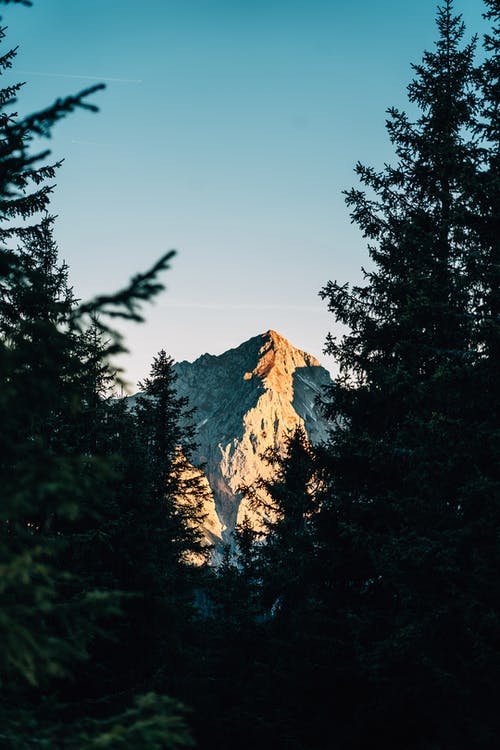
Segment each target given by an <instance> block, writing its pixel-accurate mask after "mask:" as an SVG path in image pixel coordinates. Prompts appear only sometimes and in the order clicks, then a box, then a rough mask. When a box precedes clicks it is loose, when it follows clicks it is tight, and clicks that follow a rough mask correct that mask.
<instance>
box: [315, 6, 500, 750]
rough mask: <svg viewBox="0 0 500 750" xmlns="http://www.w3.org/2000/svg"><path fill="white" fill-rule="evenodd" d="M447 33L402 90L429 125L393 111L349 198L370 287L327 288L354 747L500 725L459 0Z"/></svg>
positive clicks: (440, 742)
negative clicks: (354, 683)
mask: <svg viewBox="0 0 500 750" xmlns="http://www.w3.org/2000/svg"><path fill="white" fill-rule="evenodd" d="M437 25H438V31H439V38H438V41H437V44H436V48H435V50H434V51H433V52H427V53H425V54H424V58H423V61H422V63H421V64H419V65H415V66H414V70H415V73H416V77H415V80H414V81H413V82H412V83H411V84H410V86H409V89H408V92H409V99H410V102H411V103H412V104H414V105H416V106H417V107H418V109H419V111H420V116H419V118H418V119H417V121H416V122H411V121H410V120H409V118H408V117H407V116H406V115H405V114H403V113H401V112H399V111H397V110H395V109H391V110H389V115H390V117H389V120H388V123H387V127H388V132H389V136H390V138H391V141H392V143H393V146H394V148H395V151H396V155H397V158H398V161H397V164H396V166H395V167H391V166H386V167H385V168H384V170H383V171H382V172H377V171H375V170H374V169H372V168H368V167H364V166H362V165H359V164H358V166H357V168H356V171H357V173H358V176H359V177H360V179H361V182H362V183H363V185H364V186H365V189H366V190H367V192H364V191H362V190H357V189H353V190H351V191H349V192H348V193H347V203H348V205H349V206H350V207H351V209H352V214H351V215H352V219H353V221H354V222H355V223H357V224H358V225H359V226H360V227H361V229H362V231H363V234H364V236H365V237H366V238H367V239H368V240H369V242H370V245H369V252H370V257H371V260H372V268H371V269H370V270H369V271H368V272H367V273H366V274H365V277H366V283H365V285H364V286H358V287H354V288H353V289H352V290H350V289H349V288H348V287H347V285H340V284H338V283H332V282H330V283H329V284H328V285H327V286H326V287H325V289H324V290H323V292H322V296H323V297H324V298H325V299H327V300H328V304H329V308H330V310H331V311H332V312H333V313H334V314H335V316H336V318H337V320H339V321H340V322H342V323H344V324H346V325H347V326H348V328H349V329H350V332H349V333H348V334H347V335H345V336H344V337H343V338H342V340H341V341H340V342H336V341H335V340H334V339H333V338H329V340H328V343H327V350H328V351H329V352H330V353H331V354H333V355H334V356H336V357H337V359H338V361H339V364H340V376H339V377H338V379H337V381H336V384H335V385H334V387H333V388H332V389H331V391H330V400H329V403H328V405H327V413H328V415H329V416H330V417H331V418H332V419H333V420H334V421H335V422H336V428H335V430H334V431H333V432H332V435H331V440H330V446H329V449H330V461H331V475H332V487H333V489H332V495H331V501H330V503H329V504H326V505H325V508H324V510H323V513H322V517H323V523H324V525H325V528H328V529H330V530H332V531H335V533H336V535H337V536H336V537H333V540H332V542H331V544H332V547H333V546H334V545H335V543H338V545H339V547H340V548H341V549H342V548H343V549H345V550H346V551H347V553H348V555H349V558H350V560H351V564H352V569H351V572H349V570H347V571H345V572H344V575H345V576H347V580H349V577H350V584H351V585H350V595H349V600H350V604H349V607H350V610H351V612H352V613H353V617H352V624H353V628H352V633H351V637H352V640H353V641H354V642H355V644H356V652H357V654H358V656H357V663H358V667H360V668H361V674H364V678H363V679H364V680H365V681H366V684H367V685H368V686H370V685H371V688H370V689H369V692H368V695H369V694H370V693H371V698H368V699H367V701H368V703H367V705H366V709H365V719H366V728H367V734H366V735H365V736H364V739H359V737H358V742H359V741H360V742H366V741H367V739H368V736H369V734H370V733H371V734H372V735H374V736H376V737H377V739H378V742H379V743H383V744H384V746H385V747H418V748H431V747H432V748H434V747H436V748H443V750H444V748H450V750H451V748H461V747H464V748H465V747H471V746H474V747H481V748H490V747H493V745H494V737H495V736H497V735H498V721H497V718H496V712H495V711H494V709H493V705H492V702H491V689H492V685H493V683H494V682H495V680H497V679H498V675H499V671H498V666H499V664H498V650H497V645H496V642H495V641H496V639H495V636H494V635H493V632H494V630H495V629H496V626H497V625H495V623H496V624H498V598H497V604H495V603H494V599H495V596H496V592H497V590H496V586H495V585H494V584H493V582H492V579H491V576H490V570H491V567H492V565H493V564H494V561H496V559H497V552H495V551H494V545H493V543H490V542H488V553H487V554H486V556H482V555H481V553H479V558H478V559H480V560H481V563H480V564H477V563H476V562H475V559H476V553H477V549H478V547H477V545H479V548H480V545H481V544H482V541H481V536H482V533H484V532H485V530H486V527H488V528H489V531H490V535H491V542H493V538H495V539H498V531H499V525H498V509H496V507H495V502H494V501H493V493H492V490H493V487H494V486H495V487H496V488H497V489H498V482H497V480H495V479H494V476H495V475H496V472H497V468H496V465H495V464H496V459H493V462H489V461H486V462H485V461H484V460H482V459H481V452H482V450H483V440H484V439H488V441H489V444H491V438H492V436H491V422H490V424H489V426H488V427H487V428H486V432H488V431H489V432H490V434H489V437H488V438H486V435H485V430H483V427H484V420H483V414H482V413H483V410H484V408H485V407H486V408H490V409H492V410H493V411H496V410H497V406H498V397H497V396H495V395H494V394H493V393H492V392H491V390H489V392H488V396H485V394H480V393H479V392H480V391H481V389H482V386H483V383H482V378H481V370H482V369H483V368H484V363H485V362H486V361H488V359H489V357H490V353H489V352H487V351H486V348H485V346H484V343H483V342H484V340H483V342H479V341H478V337H477V330H478V320H480V318H479V317H478V307H477V298H478V297H477V289H478V281H477V274H476V273H475V272H473V271H471V267H472V266H474V264H473V262H472V261H473V259H476V260H477V259H478V258H479V261H478V263H477V264H476V265H475V266H474V267H475V268H476V269H477V268H482V269H484V268H486V266H485V265H484V262H485V258H484V253H489V252H490V250H489V249H488V247H489V246H488V240H487V238H486V237H485V236H483V238H482V239H481V238H480V236H479V235H480V233H479V232H478V231H477V226H478V220H477V214H478V200H477V193H476V192H475V190H476V187H475V186H476V185H477V184H478V179H479V178H480V176H481V174H482V172H483V170H484V166H485V161H484V155H485V150H484V149H485V145H484V143H483V144H482V143H481V142H480V139H479V138H478V136H477V123H478V115H479V108H480V98H479V93H480V92H478V89H477V68H475V67H474V47H475V41H474V40H473V41H472V42H471V43H470V44H466V45H463V44H462V40H463V36H464V27H463V24H462V22H461V19H460V17H457V16H455V15H454V13H453V4H452V2H451V0H447V1H446V2H445V3H444V4H443V6H442V7H440V8H439V9H438V16H437ZM490 122H492V121H490ZM486 153H489V146H486ZM481 256H482V257H481ZM491 278H492V277H491V276H490V280H491ZM486 296H487V295H486V294H483V295H482V299H484V300H485V299H486ZM490 299H491V297H490ZM481 315H482V313H481ZM484 330H485V329H484V327H483V331H484ZM490 362H491V360H490ZM481 401H482V404H481V403H480V402H481ZM487 401H490V403H489V406H488V407H487V406H486V404H487ZM488 454H489V456H488V457H489V459H491V458H492V456H491V452H490V451H489V450H488ZM481 530H482V532H481ZM339 532H341V535H340V536H339ZM324 536H325V535H324V534H323V537H324ZM346 542H347V543H346ZM324 550H325V554H326V557H325V565H328V566H329V567H330V575H331V579H332V587H335V586H336V587H337V588H338V590H339V593H340V592H341V591H342V590H344V591H345V590H346V586H345V583H343V582H342V575H339V572H340V573H342V569H341V567H339V559H338V554H335V553H334V550H332V554H331V555H330V556H329V555H328V550H327V548H325V547H324ZM328 558H330V560H329V561H328ZM488 560H489V561H488ZM487 561H488V562H487ZM347 588H348V589H349V587H347ZM494 591H495V594H494ZM488 623H489V626H491V628H493V630H490V627H489V626H488Z"/></svg>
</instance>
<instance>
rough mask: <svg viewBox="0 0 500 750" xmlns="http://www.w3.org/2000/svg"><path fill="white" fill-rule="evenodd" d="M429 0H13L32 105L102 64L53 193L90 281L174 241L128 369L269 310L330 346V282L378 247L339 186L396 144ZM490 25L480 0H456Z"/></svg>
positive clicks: (314, 349)
mask: <svg viewBox="0 0 500 750" xmlns="http://www.w3.org/2000/svg"><path fill="white" fill-rule="evenodd" d="M435 10H436V3H435V2H434V0H418V2H415V0H351V1H350V2H349V1H348V0H148V1H147V2H146V1H144V0H143V2H137V1H132V0H35V2H34V7H32V8H23V7H11V6H9V7H7V8H5V9H4V8H2V9H1V11H0V12H1V14H2V17H3V23H4V25H8V27H9V29H8V35H7V39H6V43H5V44H7V43H8V44H10V45H12V46H13V45H17V44H19V54H18V58H17V61H16V64H15V68H14V70H13V79H20V80H24V81H26V82H27V85H26V86H25V88H24V90H23V92H22V93H21V95H20V98H19V103H18V109H19V112H20V113H26V112H29V111H32V110H34V109H35V108H38V107H42V106H46V105H48V104H49V103H51V101H52V100H53V99H54V98H56V97H58V96H62V95H65V94H70V93H74V92H76V91H79V90H80V89H81V88H84V87H86V86H88V85H91V84H92V83H94V82H99V81H103V82H105V83H106V85H107V88H106V90H105V91H104V92H101V93H99V94H98V95H96V96H95V97H94V101H95V103H96V104H98V105H99V107H100V110H101V111H100V112H99V114H97V115H91V114H88V113H79V114H76V115H73V116H71V117H69V118H68V119H67V120H66V121H65V122H64V123H62V124H60V125H59V126H58V127H57V129H56V130H55V132H54V137H53V139H52V143H51V147H52V150H53V156H54V157H57V158H60V157H64V158H65V163H64V165H63V167H62V169H61V170H60V173H59V176H58V179H57V185H58V187H57V189H56V192H55V194H54V199H53V212H54V213H57V214H58V217H59V218H58V221H57V228H56V238H57V241H58V243H59V249H60V254H61V257H62V258H64V259H65V260H66V261H67V262H68V264H69V266H70V272H71V280H72V283H73V286H74V289H75V292H76V294H77V296H79V297H80V298H84V299H85V298H88V297H90V296H93V295H94V294H96V293H100V292H110V291H114V290H116V289H117V288H118V287H120V286H122V285H123V284H124V283H125V282H126V281H127V279H128V278H129V277H130V276H131V275H132V274H134V273H135V272H137V271H139V270H145V269H146V268H147V267H149V265H151V264H152V263H153V262H154V261H155V260H156V259H157V257H158V256H159V255H160V254H162V253H163V252H164V251H166V250H168V249H170V248H175V249H177V250H178V256H177V258H176V259H175V261H174V264H173V269H172V270H171V271H170V272H168V273H167V274H166V275H165V279H164V280H165V282H166V284H167V291H166V292H164V293H163V295H162V296H161V298H159V299H158V300H157V302H156V303H155V304H154V305H152V306H150V307H148V308H147V309H146V317H147V322H146V323H145V324H143V325H141V326H126V327H125V326H122V328H123V330H125V332H126V341H127V344H128V347H129V349H130V355H127V356H126V357H125V358H124V359H122V365H123V366H125V367H126V371H127V375H128V378H129V381H131V382H132V383H134V382H135V381H136V380H137V379H139V378H141V377H143V376H144V375H145V374H146V373H147V370H148V368H149V364H150V362H151V359H152V357H153V355H154V354H155V353H156V352H157V351H158V350H159V349H162V348H164V349H165V350H166V351H167V352H168V353H170V354H171V355H172V356H173V357H174V358H175V359H177V360H181V359H194V358H196V357H197V356H199V355H200V354H202V353H204V352H207V351H208V352H210V353H214V354H218V353H221V352H223V351H224V350H226V349H228V348H230V347H233V346H236V345H238V344H239V343H241V342H242V341H244V340H246V339H248V338H250V337H251V336H254V335H256V334H257V333H261V332H263V331H266V330H267V329H269V328H274V329H275V330H277V331H278V332H279V333H281V334H282V335H284V336H286V337H287V338H289V339H290V341H291V342H292V343H293V344H295V345H296V346H298V347H300V348H302V349H306V350H307V351H309V352H310V353H312V354H314V355H315V356H317V357H318V358H319V359H321V361H322V363H323V364H324V365H325V366H326V367H328V368H329V369H331V370H333V369H334V363H333V362H332V361H331V360H330V359H329V358H327V357H324V356H323V355H322V349H323V346H324V341H325V337H326V334H327V332H328V331H335V321H334V320H333V318H332V316H331V315H329V314H328V313H327V311H326V307H325V304H324V303H323V302H321V300H320V299H319V297H318V291H319V289H320V288H321V287H322V286H323V285H324V284H325V283H326V282H327V281H328V280H329V279H331V278H336V279H338V280H339V281H341V280H342V281H344V280H345V281H356V280H359V278H360V267H361V265H362V264H365V265H366V263H367V253H366V249H365V244H364V242H363V240H362V238H361V236H360V234H359V232H358V230H357V228H356V227H353V226H351V224H350V219H349V215H348V211H347V209H346V207H345V205H344V201H343V196H342V190H343V189H346V188H349V187H351V186H352V185H353V184H356V181H355V176H354V174H353V167H354V165H355V163H356V161H357V160H360V161H362V162H365V163H367V164H372V165H373V166H376V167H381V166H382V165H383V163H384V161H390V160H392V151H391V147H390V144H389V142H388V139H387V136H386V133H385V127H384V122H385V110H386V109H387V107H388V106H391V105H396V106H400V107H404V108H406V86H407V84H408V82H409V81H410V79H411V68H410V63H411V62H418V61H419V60H420V58H421V55H422V52H423V50H424V49H426V48H427V49H428V48H430V47H431V46H432V45H433V41H434V39H435V37H436V34H435ZM456 10H457V11H458V12H461V13H462V14H463V16H464V20H465V22H466V24H467V27H468V31H469V32H470V33H472V32H473V31H481V30H482V29H483V24H482V21H481V12H482V11H483V4H482V2H481V0H457V1H456Z"/></svg>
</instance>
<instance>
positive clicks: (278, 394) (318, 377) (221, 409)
mask: <svg viewBox="0 0 500 750" xmlns="http://www.w3.org/2000/svg"><path fill="white" fill-rule="evenodd" d="M175 369H176V372H177V375H178V383H177V390H178V392H179V394H180V395H182V396H187V397H188V398H189V402H190V405H191V406H193V407H195V409H196V426H197V434H196V440H197V442H198V449H197V451H196V453H195V454H194V456H193V460H194V463H195V464H196V465H197V466H203V467H204V471H205V473H206V476H207V479H208V483H209V485H210V487H211V489H212V493H213V496H214V506H215V513H216V517H217V518H218V519H219V521H220V535H221V536H222V537H223V538H225V539H229V538H230V536H231V533H232V531H233V529H234V526H235V524H236V523H239V522H241V521H242V519H243V517H244V516H245V515H248V516H250V517H251V519H252V520H253V521H254V523H255V524H256V525H258V524H259V521H260V520H261V519H259V518H258V517H257V516H258V514H256V513H255V512H254V511H252V510H251V509H250V508H249V507H247V504H246V502H245V501H244V500H242V497H241V493H240V492H239V488H240V487H241V486H242V485H245V484H251V483H252V482H253V481H255V480H256V479H257V477H259V476H267V475H268V474H269V467H268V465H267V464H266V462H265V461H263V459H262V454H263V453H264V451H265V450H266V449H267V448H269V447H273V448H277V449H278V450H281V449H282V448H283V447H284V442H285V439H286V436H287V435H290V434H291V433H292V432H293V431H294V429H295V428H296V427H297V426H298V425H301V426H302V427H304V428H305V430H306V433H307V434H308V436H309V439H310V440H311V441H312V442H319V441H321V440H322V439H324V438H325V437H326V435H327V426H326V423H325V420H324V418H323V416H322V414H321V411H320V409H319V407H318V405H317V400H316V397H317V396H318V395H320V394H321V391H322V388H323V386H325V385H328V384H329V383H330V382H331V381H330V376H329V374H328V372H327V371H326V370H325V369H324V368H323V367H321V365H320V364H319V362H318V361H317V360H316V359H315V358H314V357H312V356H311V355H310V354H308V353H307V352H303V351H301V350H300V349H297V348H296V347H294V346H293V345H292V344H291V343H290V342H289V341H287V339H285V338H284V337H283V336H281V335H280V334H279V333H277V332H276V331H273V330H269V331H266V333H263V334H259V335H258V336H254V337H253V338H251V339H249V340H248V341H246V342H244V343H243V344H240V346H238V347H236V348H234V349H230V350H229V351H227V352H224V353H223V354H221V355H218V356H214V355H211V354H204V355H202V356H201V357H199V358H198V359H197V360H195V361H194V362H192V363H191V362H179V363H177V364H176V365H175ZM213 517H214V513H212V518H213ZM211 533H212V534H213V533H214V529H213V528H212V532H211Z"/></svg>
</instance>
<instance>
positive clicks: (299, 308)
mask: <svg viewBox="0 0 500 750" xmlns="http://www.w3.org/2000/svg"><path fill="white" fill-rule="evenodd" d="M167 306H168V307H173V308H182V309H190V310H263V311H265V310H285V311H295V312H315V313H317V312H327V308H326V307H313V306H312V305H273V304H261V305H252V304H242V305H230V304H227V305H223V304H208V303H207V304H205V303H202V302H167Z"/></svg>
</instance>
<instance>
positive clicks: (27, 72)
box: [17, 70, 142, 83]
mask: <svg viewBox="0 0 500 750" xmlns="http://www.w3.org/2000/svg"><path fill="white" fill-rule="evenodd" d="M17 72H18V73H21V75H30V76H43V77H45V78H79V79H81V80H84V81H104V82H105V83H142V80H141V79H140V78H107V77H106V76H79V75H78V76H77V75H71V74H70V73H38V72H37V71H35V70H18V71H17Z"/></svg>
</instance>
